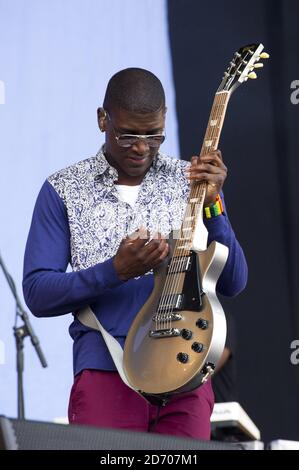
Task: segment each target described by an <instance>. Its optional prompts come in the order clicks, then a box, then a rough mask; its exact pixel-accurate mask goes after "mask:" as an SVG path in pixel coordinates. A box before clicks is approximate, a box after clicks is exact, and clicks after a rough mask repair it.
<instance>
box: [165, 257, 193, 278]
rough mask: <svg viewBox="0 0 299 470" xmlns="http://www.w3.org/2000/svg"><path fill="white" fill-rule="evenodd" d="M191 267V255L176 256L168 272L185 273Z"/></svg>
mask: <svg viewBox="0 0 299 470" xmlns="http://www.w3.org/2000/svg"><path fill="white" fill-rule="evenodd" d="M190 269H191V257H190V256H176V257H175V258H172V260H171V262H170V264H169V265H168V270H167V272H168V274H177V273H185V272H187V271H190Z"/></svg>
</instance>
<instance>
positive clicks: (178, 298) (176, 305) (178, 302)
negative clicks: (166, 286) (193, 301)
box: [158, 294, 184, 313]
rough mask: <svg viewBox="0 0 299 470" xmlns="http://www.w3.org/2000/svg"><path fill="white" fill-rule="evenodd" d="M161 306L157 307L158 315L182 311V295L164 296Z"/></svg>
mask: <svg viewBox="0 0 299 470" xmlns="http://www.w3.org/2000/svg"><path fill="white" fill-rule="evenodd" d="M164 298H165V300H164V299H163V300H162V302H161V304H159V307H158V313H161V312H165V310H170V311H171V310H172V311H173V310H182V306H183V300H184V295H183V294H172V295H167V294H165V295H164Z"/></svg>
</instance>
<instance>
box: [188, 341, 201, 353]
mask: <svg viewBox="0 0 299 470" xmlns="http://www.w3.org/2000/svg"><path fill="white" fill-rule="evenodd" d="M191 348H192V349H193V351H195V352H197V353H200V352H201V351H202V350H203V344H202V343H197V342H195V343H193V344H192V346H191Z"/></svg>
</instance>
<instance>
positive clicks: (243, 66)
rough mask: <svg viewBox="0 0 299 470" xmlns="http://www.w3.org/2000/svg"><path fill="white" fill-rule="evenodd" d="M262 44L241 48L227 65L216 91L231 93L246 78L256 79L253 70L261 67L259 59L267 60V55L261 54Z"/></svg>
mask: <svg viewBox="0 0 299 470" xmlns="http://www.w3.org/2000/svg"><path fill="white" fill-rule="evenodd" d="M263 49H264V46H263V44H249V45H248V46H244V47H241V48H240V49H239V50H238V52H236V53H235V54H234V57H233V59H232V60H231V62H230V63H229V66H228V67H227V69H226V71H225V72H224V77H223V79H222V82H221V84H220V86H219V88H218V90H217V92H220V91H230V92H233V91H234V90H235V89H236V88H237V87H238V86H239V85H241V84H242V83H243V82H246V81H247V80H248V78H257V76H256V73H255V72H254V69H257V68H261V67H263V65H264V64H263V63H262V62H260V59H268V58H269V54H267V53H266V52H262V50H263Z"/></svg>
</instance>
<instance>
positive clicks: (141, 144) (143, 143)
mask: <svg viewBox="0 0 299 470" xmlns="http://www.w3.org/2000/svg"><path fill="white" fill-rule="evenodd" d="M133 147H134V149H135V151H136V152H137V153H138V154H139V155H143V154H145V153H147V152H148V151H149V145H148V143H147V140H146V139H138V140H137V141H136V142H135V144H134V145H133Z"/></svg>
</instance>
